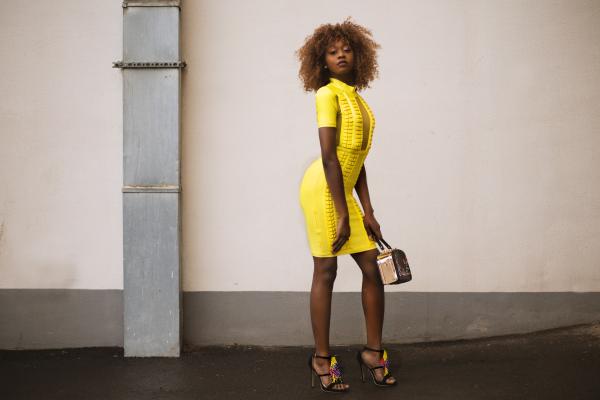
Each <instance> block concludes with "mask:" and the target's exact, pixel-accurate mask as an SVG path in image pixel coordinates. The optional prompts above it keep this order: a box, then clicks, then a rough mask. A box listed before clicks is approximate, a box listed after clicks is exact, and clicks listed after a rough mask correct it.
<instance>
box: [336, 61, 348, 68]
mask: <svg viewBox="0 0 600 400" xmlns="http://www.w3.org/2000/svg"><path fill="white" fill-rule="evenodd" d="M337 65H338V67H341V66H345V65H348V62H347V61H340V62H338V63H337Z"/></svg>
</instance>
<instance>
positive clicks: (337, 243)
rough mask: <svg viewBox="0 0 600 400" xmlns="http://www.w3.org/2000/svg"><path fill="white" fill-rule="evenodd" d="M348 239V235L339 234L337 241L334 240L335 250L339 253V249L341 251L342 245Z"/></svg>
mask: <svg viewBox="0 0 600 400" xmlns="http://www.w3.org/2000/svg"><path fill="white" fill-rule="evenodd" d="M347 241H348V237H346V236H338V237H337V238H336V239H335V241H334V242H333V246H332V247H333V252H334V253H337V252H338V251H340V249H341V248H342V246H343V245H344V243H346V242H347Z"/></svg>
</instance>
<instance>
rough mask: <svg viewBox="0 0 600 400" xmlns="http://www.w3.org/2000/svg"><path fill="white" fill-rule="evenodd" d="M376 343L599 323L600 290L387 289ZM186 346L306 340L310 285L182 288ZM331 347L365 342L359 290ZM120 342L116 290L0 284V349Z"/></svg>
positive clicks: (335, 316)
mask: <svg viewBox="0 0 600 400" xmlns="http://www.w3.org/2000/svg"><path fill="white" fill-rule="evenodd" d="M385 296H386V297H385V301H386V312H385V322H384V330H383V341H384V343H410V342H423V341H438V340H455V339H470V338H480V337H490V336H498V335H505V334H515V333H527V332H534V331H538V330H543V329H550V328H556V327H562V326H569V325H577V324H584V323H591V322H598V321H600V292H541V293H534V292H532V293H523V292H469V293H461V292H386V295H385ZM183 326H184V328H183V329H184V332H183V337H184V347H188V348H192V347H194V346H203V345H223V344H242V345H243V344H248V345H259V346H301V345H308V346H310V345H312V344H313V337H312V330H311V323H310V314H309V293H308V292H184V294H183ZM330 338H331V339H330V343H331V344H332V345H345V344H359V343H365V341H366V334H365V323H364V316H363V310H362V305H361V294H360V293H359V292H334V293H333V303H332V310H331V332H330ZM75 347H123V291H122V290H80V289H2V290H0V349H5V350H18V349H56V348H75Z"/></svg>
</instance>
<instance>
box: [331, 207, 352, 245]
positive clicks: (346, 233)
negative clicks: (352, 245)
mask: <svg viewBox="0 0 600 400" xmlns="http://www.w3.org/2000/svg"><path fill="white" fill-rule="evenodd" d="M349 238H350V217H349V216H348V215H346V216H343V217H340V218H339V219H338V224H337V237H336V238H335V240H334V241H333V245H332V251H333V252H334V253H337V252H338V251H340V249H341V248H342V246H343V245H344V244H346V242H347V241H348V239H349Z"/></svg>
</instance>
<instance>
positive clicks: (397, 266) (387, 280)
mask: <svg viewBox="0 0 600 400" xmlns="http://www.w3.org/2000/svg"><path fill="white" fill-rule="evenodd" d="M376 242H377V246H379V247H380V248H381V250H380V249H377V250H378V251H379V254H378V255H377V267H378V269H379V275H380V276H381V281H382V282H383V284H384V285H397V284H399V283H404V282H408V281H410V280H411V279H412V274H411V272H410V267H409V265H408V260H407V259H406V253H404V252H403V251H402V250H400V249H392V247H391V246H390V245H389V244H387V242H386V241H385V240H383V238H381V242H383V243H384V244H385V245H386V246H387V249H386V248H385V247H384V246H383V244H381V243H380V241H379V240H376Z"/></svg>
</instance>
